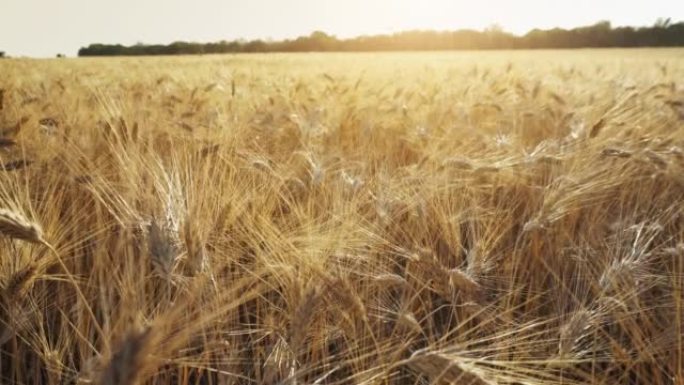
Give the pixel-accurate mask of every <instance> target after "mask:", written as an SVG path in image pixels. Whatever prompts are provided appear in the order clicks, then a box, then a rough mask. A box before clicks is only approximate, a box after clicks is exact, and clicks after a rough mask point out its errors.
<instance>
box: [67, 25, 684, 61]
mask: <svg viewBox="0 0 684 385" xmlns="http://www.w3.org/2000/svg"><path fill="white" fill-rule="evenodd" d="M673 46H684V22H678V23H672V22H671V21H670V19H659V20H658V21H657V22H656V23H655V24H654V25H653V26H651V27H640V28H635V27H617V28H613V27H612V26H611V24H610V22H608V21H602V22H599V23H596V24H594V25H591V26H586V27H579V28H573V29H569V30H568V29H561V28H555V29H550V30H540V29H534V30H532V31H530V32H528V33H527V34H526V35H524V36H516V35H513V34H511V33H508V32H504V31H503V30H501V28H497V27H491V28H488V29H486V30H484V31H476V30H458V31H443V32H438V31H408V32H400V33H396V34H392V35H375V36H362V37H357V38H353V39H337V38H336V37H334V36H331V35H328V34H326V33H324V32H320V31H317V32H314V33H312V34H311V35H309V36H303V37H299V38H297V39H293V40H284V41H264V40H252V41H243V40H238V41H221V42H216V43H187V42H175V43H171V44H169V45H160V44H155V45H147V44H136V45H133V46H123V45H120V44H116V45H108V44H91V45H90V46H88V47H84V48H81V49H80V50H79V51H78V55H79V56H119V55H125V56H135V55H187V54H215V53H240V52H314V51H336V52H346V51H421V50H422V51H428V50H435V51H436V50H466V49H535V48H593V47H673Z"/></svg>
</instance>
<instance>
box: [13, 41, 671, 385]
mask: <svg viewBox="0 0 684 385" xmlns="http://www.w3.org/2000/svg"><path fill="white" fill-rule="evenodd" d="M682 79H684V51H682V50H678V49H672V50H668V49H663V50H586V51H584V50H578V51H538V52H529V51H528V52H525V51H517V52H479V53H477V52H459V53H434V54H429V53H400V54H399V53H394V54H300V55H281V54H273V55H244V56H240V55H238V56H207V57H174V58H124V59H77V60H72V59H65V60H45V61H37V60H22V59H16V60H15V59H11V60H3V61H0V89H1V90H2V91H0V98H1V99H0V233H1V234H0V383H8V384H9V383H16V384H49V385H53V384H91V383H92V384H126V385H130V384H148V383H149V384H447V383H451V384H478V385H479V384H530V385H531V384H534V385H542V384H543V385H547V384H656V385H664V384H684V205H683V203H682V202H683V201H682V197H684V83H682Z"/></svg>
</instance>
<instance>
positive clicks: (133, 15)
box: [0, 0, 684, 57]
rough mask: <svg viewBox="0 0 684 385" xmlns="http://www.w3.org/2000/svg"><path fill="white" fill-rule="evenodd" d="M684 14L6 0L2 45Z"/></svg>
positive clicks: (72, 49) (374, 3)
mask: <svg viewBox="0 0 684 385" xmlns="http://www.w3.org/2000/svg"><path fill="white" fill-rule="evenodd" d="M659 17H671V18H672V20H673V21H684V0H475V1H472V0H241V1H238V0H0V51H5V52H6V53H7V54H8V55H11V56H34V57H52V56H55V55H56V54H57V53H63V54H66V55H68V56H74V55H76V52H77V51H78V49H79V48H80V47H83V46H87V45H89V44H91V43H104V44H114V43H120V44H125V45H130V44H135V43H139V42H142V43H148V44H153V43H159V44H168V43H171V42H173V41H193V42H212V41H220V40H235V39H240V38H244V39H257V38H258V39H285V38H294V37H297V36H301V35H308V34H310V33H311V32H313V31H316V30H321V31H324V32H326V33H330V34H333V35H335V36H337V37H340V38H346V37H354V36H359V35H367V34H379V33H392V32H398V31H402V30H411V29H434V30H455V29H461V28H474V29H484V28H487V27H488V26H491V25H494V24H497V25H499V26H501V27H503V29H504V30H506V31H509V32H513V33H517V34H524V33H525V32H527V31H528V30H530V29H532V28H553V27H563V28H572V27H577V26H583V25H590V24H594V23H595V22H597V21H601V20H609V21H611V22H612V23H613V26H619V25H631V26H646V25H652V24H653V23H654V22H655V21H656V19H658V18H659Z"/></svg>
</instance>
